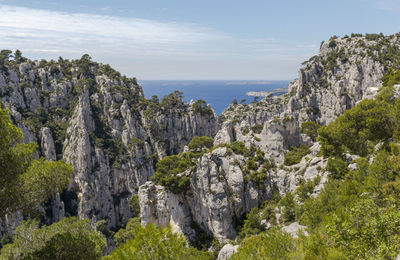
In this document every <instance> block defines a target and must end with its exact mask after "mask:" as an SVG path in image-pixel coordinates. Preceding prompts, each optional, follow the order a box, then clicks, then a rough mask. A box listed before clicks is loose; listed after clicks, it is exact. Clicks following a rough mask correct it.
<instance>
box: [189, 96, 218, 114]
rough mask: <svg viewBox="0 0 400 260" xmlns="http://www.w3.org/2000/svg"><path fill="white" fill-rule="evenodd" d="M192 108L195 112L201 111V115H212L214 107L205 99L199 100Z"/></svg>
mask: <svg viewBox="0 0 400 260" xmlns="http://www.w3.org/2000/svg"><path fill="white" fill-rule="evenodd" d="M192 109H193V111H194V112H195V113H200V114H201V115H203V116H204V115H212V114H213V111H212V109H211V108H210V107H209V106H208V105H207V102H206V101H204V100H201V99H199V100H197V101H196V102H195V103H194V104H193V105H192Z"/></svg>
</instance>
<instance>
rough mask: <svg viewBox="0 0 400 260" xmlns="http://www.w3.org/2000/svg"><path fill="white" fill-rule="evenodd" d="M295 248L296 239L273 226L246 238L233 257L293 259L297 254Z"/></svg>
mask: <svg viewBox="0 0 400 260" xmlns="http://www.w3.org/2000/svg"><path fill="white" fill-rule="evenodd" d="M295 249H296V244H295V241H294V239H293V238H292V237H291V236H290V235H289V234H287V233H285V232H282V231H281V230H280V229H279V228H272V229H270V230H268V231H266V232H264V233H262V234H260V235H258V236H252V237H249V238H246V239H244V240H243V241H242V243H241V245H240V247H239V248H238V251H237V252H236V253H235V254H233V255H232V257H231V259H237V260H239V259H291V258H294V257H295V256H296V255H295Z"/></svg>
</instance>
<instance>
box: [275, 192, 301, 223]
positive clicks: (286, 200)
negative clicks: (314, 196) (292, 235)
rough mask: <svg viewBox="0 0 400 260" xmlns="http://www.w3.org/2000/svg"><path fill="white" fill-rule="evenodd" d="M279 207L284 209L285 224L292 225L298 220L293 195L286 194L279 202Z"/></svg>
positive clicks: (283, 219)
mask: <svg viewBox="0 0 400 260" xmlns="http://www.w3.org/2000/svg"><path fill="white" fill-rule="evenodd" d="M279 206H280V207H281V209H282V221H283V222H284V223H290V222H293V221H294V220H295V219H296V207H297V204H296V201H295V200H294V195H293V193H291V192H288V193H286V194H285V196H284V197H283V198H282V199H281V200H280V201H279Z"/></svg>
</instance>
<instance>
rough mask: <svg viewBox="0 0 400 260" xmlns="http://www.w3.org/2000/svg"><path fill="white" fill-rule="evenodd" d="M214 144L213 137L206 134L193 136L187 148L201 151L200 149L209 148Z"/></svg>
mask: <svg viewBox="0 0 400 260" xmlns="http://www.w3.org/2000/svg"><path fill="white" fill-rule="evenodd" d="M213 144H214V139H212V138H211V137H208V136H195V137H193V138H192V140H191V141H190V143H189V145H188V146H189V149H191V150H195V151H201V150H202V149H210V148H211V147H212V146H213Z"/></svg>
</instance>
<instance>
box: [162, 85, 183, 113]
mask: <svg viewBox="0 0 400 260" xmlns="http://www.w3.org/2000/svg"><path fill="white" fill-rule="evenodd" d="M183 104H184V102H183V92H180V91H178V90H175V91H174V92H173V93H171V94H169V95H167V96H164V97H163V98H162V99H161V103H160V106H161V108H162V109H163V110H164V111H167V110H170V109H174V108H178V107H181V106H182V105H183Z"/></svg>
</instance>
